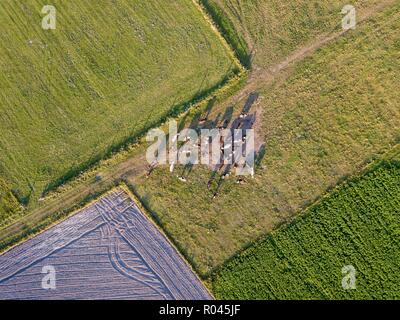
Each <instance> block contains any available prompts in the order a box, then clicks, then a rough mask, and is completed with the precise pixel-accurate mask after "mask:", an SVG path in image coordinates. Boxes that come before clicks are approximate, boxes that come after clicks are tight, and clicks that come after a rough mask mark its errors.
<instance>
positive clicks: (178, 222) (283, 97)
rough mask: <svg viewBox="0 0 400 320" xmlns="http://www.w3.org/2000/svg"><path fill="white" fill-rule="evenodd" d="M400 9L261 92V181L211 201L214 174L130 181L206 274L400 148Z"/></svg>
mask: <svg viewBox="0 0 400 320" xmlns="http://www.w3.org/2000/svg"><path fill="white" fill-rule="evenodd" d="M399 8H400V4H399V3H398V4H397V5H395V6H392V7H391V8H389V9H387V10H385V12H384V13H381V14H379V15H377V16H376V17H375V18H373V19H371V20H369V21H368V22H366V23H363V24H360V25H359V26H358V28H357V29H356V30H355V31H354V32H351V33H349V34H347V35H346V36H344V37H342V38H340V39H338V40H337V41H336V42H335V43H332V44H330V45H328V46H325V47H324V48H322V49H320V50H319V51H318V52H317V53H316V54H315V55H313V56H312V57H310V58H307V59H306V60H305V61H303V62H301V63H298V64H297V65H296V66H295V67H294V68H293V70H291V72H290V73H284V74H283V75H282V77H277V79H276V81H275V82H273V83H272V84H271V85H266V86H265V87H262V88H260V95H261V99H260V102H259V108H260V109H262V121H261V124H262V138H263V140H264V141H265V144H266V154H265V156H264V158H263V160H262V161H261V164H260V165H259V167H258V168H257V170H256V175H255V178H254V179H253V180H252V179H248V180H247V183H246V184H244V185H237V184H236V183H235V178H234V177H232V178H230V179H228V180H227V181H225V182H224V185H223V187H222V189H221V192H220V194H219V196H218V197H217V198H216V199H214V200H211V198H212V191H211V190H207V182H208V180H209V178H210V176H211V172H210V171H209V170H208V169H207V168H201V167H196V168H194V170H193V172H192V173H191V174H190V175H189V176H188V182H187V183H182V182H180V181H179V180H178V179H177V178H176V175H179V174H180V172H181V171H180V170H181V169H178V171H177V173H176V174H174V175H170V174H169V172H168V168H159V169H157V170H156V171H155V172H154V173H153V174H152V176H151V177H150V178H149V179H145V178H141V179H136V178H133V179H131V181H130V183H131V185H132V186H133V188H134V189H135V190H136V193H137V194H138V195H139V196H140V198H141V200H142V201H143V203H145V205H146V206H147V207H148V209H149V210H150V211H151V212H152V213H153V214H154V215H155V217H156V219H157V220H158V221H159V222H160V224H161V225H163V227H164V228H165V230H167V232H168V233H169V234H170V235H171V237H172V238H173V239H174V240H175V241H176V243H177V244H178V245H179V247H180V248H181V250H182V251H183V252H184V253H185V254H186V256H187V257H188V259H190V260H191V261H192V263H193V265H194V266H195V267H196V268H197V270H198V271H199V272H200V273H202V274H207V273H208V272H210V271H211V270H212V269H213V268H215V267H217V266H218V265H220V264H222V263H223V262H224V261H225V260H226V259H228V258H229V257H230V256H232V255H234V254H235V253H236V252H237V251H239V250H240V249H241V248H243V247H245V246H247V245H248V244H249V243H251V242H252V241H254V240H255V239H258V238H259V237H260V236H262V235H264V234H265V233H268V232H270V231H272V230H273V229H275V228H277V227H278V226H279V225H281V224H282V223H285V222H287V221H290V220H291V219H293V218H294V217H295V216H296V214H298V212H299V211H301V210H303V209H305V208H307V207H308V206H309V205H311V204H312V203H313V202H314V201H316V200H318V199H319V198H320V197H321V195H323V194H325V193H326V192H327V191H329V190H331V189H332V188H333V187H334V186H336V185H337V184H338V183H340V182H341V181H343V180H345V179H346V178H347V177H349V176H351V175H353V174H355V173H357V172H358V171H359V170H360V169H362V168H363V167H364V166H365V165H366V164H367V163H368V162H369V161H371V160H372V159H374V158H376V157H378V155H379V154H381V153H382V152H384V151H386V150H389V149H390V148H391V147H392V146H394V145H395V144H396V143H398V142H399V138H400V131H399V128H400V104H399V101H400V92H399V90H398V88H399V84H400V78H399V74H400V64H399V57H400V56H399V52H400V51H399V44H400V43H399V38H398V33H397V30H398V28H399V27H400V10H399ZM242 102H243V101H242ZM242 102H241V103H240V104H238V105H236V106H235V108H236V110H241V108H242V107H243V104H242ZM226 107H228V106H226ZM219 111H221V110H219ZM221 113H223V111H222V112H221Z"/></svg>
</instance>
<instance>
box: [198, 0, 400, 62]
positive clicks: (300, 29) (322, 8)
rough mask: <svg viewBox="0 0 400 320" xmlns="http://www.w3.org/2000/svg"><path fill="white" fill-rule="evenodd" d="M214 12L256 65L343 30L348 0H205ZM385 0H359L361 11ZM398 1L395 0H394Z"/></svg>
mask: <svg viewBox="0 0 400 320" xmlns="http://www.w3.org/2000/svg"><path fill="white" fill-rule="evenodd" d="M200 2H202V3H204V5H205V7H207V8H209V10H210V11H211V12H213V13H214V15H213V16H214V17H215V20H216V21H219V22H220V24H221V26H222V28H221V29H222V31H223V32H224V34H225V35H226V38H227V39H228V40H230V42H231V43H233V46H234V47H235V48H237V49H236V50H237V51H238V52H239V56H241V57H242V59H243V60H245V61H246V57H247V59H248V63H251V65H252V67H253V68H254V69H265V68H268V67H271V66H273V65H274V64H276V63H278V62H280V61H282V60H284V59H285V58H286V57H287V56H289V55H290V54H291V53H292V52H293V51H294V50H296V49H298V48H300V47H301V46H303V45H304V44H306V43H309V42H312V41H314V40H315V39H317V38H318V37H320V36H321V35H323V34H324V33H329V32H332V31H337V30H340V28H341V25H342V24H341V19H342V17H343V15H342V14H341V11H342V8H343V7H344V6H345V5H348V4H349V1H346V0H286V1H281V0H250V1H237V0H201V1H200ZM385 2H389V1H386V0H385V1H382V0H356V1H352V2H351V5H353V6H355V7H356V9H357V12H358V14H359V15H358V19H361V16H360V14H361V13H362V12H363V11H370V10H373V9H372V8H374V7H375V6H376V5H379V4H382V3H385ZM391 2H394V1H391Z"/></svg>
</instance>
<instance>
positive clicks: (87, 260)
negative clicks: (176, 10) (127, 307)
mask: <svg viewBox="0 0 400 320" xmlns="http://www.w3.org/2000/svg"><path fill="white" fill-rule="evenodd" d="M49 267H50V268H53V270H55V289H44V288H43V287H42V280H43V278H44V277H45V276H46V273H44V274H43V273H42V271H43V270H49ZM0 299H179V300H181V299H184V300H186V299H211V296H210V294H209V293H208V292H207V290H206V289H205V287H204V286H203V284H202V283H201V281H200V280H199V279H198V278H197V277H196V276H195V274H194V273H193V272H192V270H191V269H190V267H189V266H188V265H187V264H186V263H185V261H184V260H183V259H182V257H181V256H180V255H179V254H178V253H177V251H176V250H175V249H174V248H173V247H172V245H171V243H170V242H168V240H167V239H166V238H165V237H164V236H163V235H162V234H161V233H160V231H159V230H158V229H157V228H156V227H155V226H154V225H153V224H152V223H151V222H150V220H148V219H147V218H146V217H145V216H144V215H143V214H142V213H141V212H140V210H139V209H138V207H137V206H136V205H135V203H134V202H133V201H132V200H131V199H130V198H129V197H128V196H127V194H126V193H125V192H123V191H115V192H112V193H110V194H108V195H107V196H105V197H103V198H101V199H100V200H98V201H97V202H96V203H94V204H92V205H90V206H88V207H87V208H84V209H82V210H81V211H79V212H78V213H77V214H76V215H74V216H73V217H71V218H70V219H68V220H66V221H64V222H62V223H60V224H59V225H56V226H54V227H53V228H51V229H49V230H47V231H45V232H44V233H42V234H40V235H38V236H37V237H35V238H33V239H31V240H29V241H27V242H25V243H23V244H22V245H20V246H17V247H15V248H13V249H12V250H10V251H8V252H6V253H5V254H3V255H1V256H0Z"/></svg>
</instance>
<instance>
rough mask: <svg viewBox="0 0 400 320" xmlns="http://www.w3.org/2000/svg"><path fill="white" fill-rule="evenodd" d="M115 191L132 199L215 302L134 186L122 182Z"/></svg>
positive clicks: (206, 286) (202, 280) (195, 271)
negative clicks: (123, 193) (122, 192)
mask: <svg viewBox="0 0 400 320" xmlns="http://www.w3.org/2000/svg"><path fill="white" fill-rule="evenodd" d="M114 189H121V190H123V191H124V192H125V193H127V195H128V196H129V197H130V198H131V199H132V201H133V202H134V203H135V204H136V205H137V206H138V208H139V210H140V211H141V212H142V213H143V215H144V216H145V217H146V219H147V220H149V222H150V223H151V224H152V225H154V227H155V228H156V229H157V230H158V231H159V232H160V233H161V234H162V235H163V236H164V237H165V238H166V239H167V241H168V242H169V244H170V245H171V246H172V247H173V248H174V249H175V251H176V252H177V253H178V255H179V256H180V257H181V258H182V259H183V261H185V262H186V264H187V265H188V266H189V268H190V270H192V272H193V273H194V274H195V275H196V278H197V279H198V280H199V281H200V282H201V283H202V284H203V285H204V287H205V288H206V290H207V292H208V293H209V294H210V296H211V297H212V298H213V299H214V300H215V297H214V295H213V293H212V292H211V290H210V288H209V287H208V283H207V282H205V279H203V278H201V276H200V275H201V272H198V271H197V270H196V267H195V264H194V263H193V262H192V261H191V259H189V258H188V257H186V255H185V254H184V253H183V252H184V250H182V249H180V246H179V245H178V244H177V243H176V242H175V241H174V240H173V237H171V235H170V234H169V233H168V232H167V230H165V228H163V226H162V223H161V222H160V221H158V220H157V217H156V216H154V215H153V214H152V212H151V210H149V209H147V208H146V206H145V205H144V204H143V202H142V201H141V200H140V197H138V195H137V194H136V192H135V190H134V188H133V186H132V187H130V186H129V184H128V183H126V182H121V184H120V185H118V186H117V187H115V188H114Z"/></svg>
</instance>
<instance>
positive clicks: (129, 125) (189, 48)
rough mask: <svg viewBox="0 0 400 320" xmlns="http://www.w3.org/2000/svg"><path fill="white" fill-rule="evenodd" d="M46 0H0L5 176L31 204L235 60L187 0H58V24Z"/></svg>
mask: <svg viewBox="0 0 400 320" xmlns="http://www.w3.org/2000/svg"><path fill="white" fill-rule="evenodd" d="M44 4H47V2H46V1H44V0H27V1H22V2H21V1H17V0H2V1H1V2H0V11H1V12H2V14H1V15H0V29H1V33H0V42H1V46H0V86H1V91H0V130H1V136H0V176H1V177H2V178H3V179H4V180H5V181H6V182H5V183H6V184H7V185H8V186H9V187H10V188H12V189H13V192H14V194H15V195H17V196H18V197H19V198H20V199H22V200H23V201H25V202H26V203H28V202H29V199H30V198H34V200H35V201H36V200H37V199H38V198H39V197H40V195H41V193H42V192H43V191H44V190H46V189H48V188H51V187H52V186H55V185H57V184H59V183H63V182H64V181H65V180H66V179H68V178H69V177H71V176H73V175H75V174H76V173H79V172H80V171H81V170H83V169H85V168H87V166H88V164H90V163H92V162H94V161H96V160H98V159H100V158H102V157H104V156H105V155H107V154H108V153H109V152H111V151H113V150H114V149H116V148H118V147H119V146H120V145H121V144H123V143H124V142H125V141H127V140H131V139H133V138H134V137H135V136H137V135H139V134H141V133H143V132H145V129H148V128H149V127H152V126H155V125H156V124H158V123H160V121H161V120H162V119H163V118H165V116H166V115H167V114H169V113H171V112H177V111H178V110H181V109H182V107H183V106H185V105H186V106H187V104H188V103H189V102H191V101H194V100H196V99H198V98H201V97H203V96H204V95H206V94H207V93H208V92H209V91H210V90H213V88H215V87H217V86H219V85H221V84H223V83H224V82H225V81H226V80H227V79H228V78H229V77H231V76H232V75H233V74H234V73H235V72H237V70H238V68H239V67H238V66H237V65H236V63H235V62H234V59H233V57H232V55H231V53H230V52H229V51H228V50H227V48H226V47H225V46H224V44H223V42H222V41H221V39H219V38H218V36H217V34H216V33H215V32H214V31H213V30H212V28H211V27H210V24H209V22H207V21H206V19H205V18H204V16H203V14H202V13H201V12H200V10H198V8H196V6H195V5H194V4H193V3H192V1H190V0H177V1H167V2H163V3H162V5H161V4H160V3H159V2H157V1H154V0H148V1H141V0H120V1H111V0H106V1H101V3H99V2H96V1H84V0H76V1H62V0H54V1H52V3H51V4H52V5H54V6H55V7H56V9H57V29H56V30H42V28H41V22H42V18H43V16H44V15H42V14H41V9H42V7H43V5H44ZM7 188H8V187H7ZM1 215H2V213H1ZM2 222H3V221H2Z"/></svg>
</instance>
